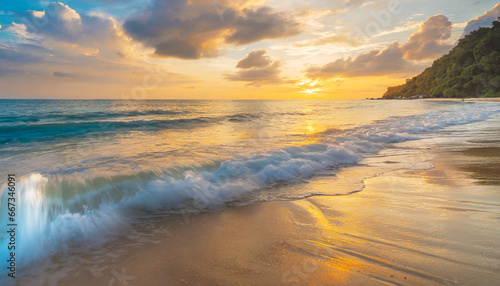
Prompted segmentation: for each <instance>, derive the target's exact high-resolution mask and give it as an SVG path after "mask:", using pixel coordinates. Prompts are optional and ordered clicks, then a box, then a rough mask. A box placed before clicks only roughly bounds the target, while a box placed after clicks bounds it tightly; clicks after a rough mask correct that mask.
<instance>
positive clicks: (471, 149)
mask: <svg viewBox="0 0 500 286" xmlns="http://www.w3.org/2000/svg"><path fill="white" fill-rule="evenodd" d="M495 120H496V122H498V121H499V119H498V118H496V119H495ZM496 126H498V125H496ZM498 131H499V128H498V127H496V129H492V130H480V131H477V132H479V133H477V134H482V135H477V134H476V133H470V134H468V135H467V136H466V138H462V137H459V138H460V139H459V140H462V141H463V142H462V141H460V142H455V141H453V140H455V137H454V139H453V140H452V141H451V143H441V141H439V140H438V142H437V143H435V144H437V145H436V146H437V147H436V148H431V147H428V148H427V149H426V148H424V149H421V148H422V146H425V144H424V142H423V141H420V140H416V141H408V142H403V143H401V144H400V145H398V148H393V149H387V150H384V151H383V152H382V153H383V154H380V155H381V156H376V157H373V158H368V159H367V160H365V162H364V163H365V164H362V165H360V166H358V167H351V168H346V169H344V170H342V172H344V173H346V174H347V175H349V174H352V172H354V173H362V174H367V173H370V172H369V170H370V169H372V168H374V167H376V166H386V165H396V164H400V165H402V166H406V167H403V168H401V167H396V168H392V169H389V170H388V171H387V172H383V173H381V174H380V175H377V176H372V177H369V178H366V179H365V180H364V184H365V187H364V189H363V191H361V192H358V193H353V194H351V195H347V196H315V197H309V198H306V199H301V200H297V201H271V202H262V203H256V204H253V205H249V206H243V207H230V208H227V209H224V210H221V211H216V212H207V213H197V214H186V215H166V216H162V215H160V214H158V218H157V220H156V222H155V224H154V225H153V224H151V225H149V224H147V225H145V226H144V228H149V227H152V228H153V231H152V232H151V233H152V234H151V235H150V236H145V234H143V233H140V232H134V234H133V235H135V236H139V237H141V236H144V237H143V238H141V239H140V240H136V239H133V238H131V237H120V238H118V239H117V240H115V241H112V242H109V243H107V244H106V245H104V246H103V247H102V248H100V249H93V250H92V251H91V252H87V251H83V250H82V251H80V252H78V251H76V253H71V254H69V255H68V256H69V257H68V256H65V255H64V254H60V255H55V256H53V257H51V258H50V260H49V261H45V262H41V263H39V264H38V265H36V266H38V267H39V268H38V274H33V275H31V276H29V277H25V279H23V278H22V279H19V280H18V281H17V282H18V284H17V285H25V284H30V283H32V284H33V283H35V284H37V283H38V284H40V283H42V284H43V285H75V286H78V285H82V286H83V285H89V284H90V285H94V286H99V285H103V286H104V285H111V284H113V285H123V282H125V283H127V285H129V286H134V285H153V286H154V285H367V284H369V285H386V284H395V285H404V284H410V285H442V284H453V285H459V284H465V285H492V284H494V283H495V282H496V281H498V280H500V274H499V273H500V267H499V265H500V230H498V227H497V221H498V218H499V217H500V196H498V185H499V184H500V180H499V178H498V176H497V174H496V173H495V172H492V170H494V169H495V168H496V166H497V165H495V164H498V163H496V162H497V161H498V159H499V158H500V145H499V144H500V142H498V139H497V138H496V137H495V134H497V132H498ZM474 132H476V131H474ZM431 144H432V142H431ZM408 147H412V148H416V149H413V150H423V151H422V152H423V153H422V154H420V155H419V154H413V155H412V154H407V155H401V154H400V151H399V150H404V149H405V148H408ZM426 150H428V151H426ZM415 156H416V157H415ZM434 156H435V157H434ZM431 157H434V158H433V159H432V160H430V161H428V160H427V159H426V158H431ZM415 158H417V159H419V160H417V161H422V163H420V164H417V163H416V162H417V161H415ZM389 160H390V161H389ZM429 164H432V165H433V168H430V167H428V166H429ZM410 167H411V168H410ZM342 172H341V173H339V176H340V175H342ZM333 182H334V181H329V179H328V178H326V179H325V178H323V179H314V180H311V181H310V182H308V183H307V184H308V185H307V187H308V188H313V189H317V190H320V191H321V188H335V184H333ZM131 236H132V234H131ZM42 264H43V265H42ZM41 266H43V267H41ZM119 279H122V280H119ZM120 281H121V282H122V284H120Z"/></svg>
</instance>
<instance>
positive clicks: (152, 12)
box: [124, 0, 300, 59]
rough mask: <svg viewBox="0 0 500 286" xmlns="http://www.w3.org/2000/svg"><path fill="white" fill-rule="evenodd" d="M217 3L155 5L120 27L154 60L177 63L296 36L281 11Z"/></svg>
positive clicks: (159, 1)
mask: <svg viewBox="0 0 500 286" xmlns="http://www.w3.org/2000/svg"><path fill="white" fill-rule="evenodd" d="M240 2H242V3H243V4H245V3H246V4H248V3H251V2H250V1H248V0H244V1H240ZM218 3H219V2H212V1H188V0H172V1H162V0H154V1H153V3H152V4H151V6H149V7H148V8H146V9H145V10H144V11H142V12H141V13H139V14H135V15H133V16H131V17H129V18H128V19H127V20H126V21H125V23H124V28H125V30H126V32H127V33H128V34H129V35H130V36H131V37H132V38H133V39H135V40H137V41H139V42H142V43H143V44H144V45H146V46H147V47H151V48H154V49H155V54H156V55H157V56H160V57H174V58H181V59H198V58H210V57H217V56H218V55H219V54H220V53H221V52H220V50H221V49H222V48H223V47H224V46H226V45H230V44H231V45H245V44H249V43H253V42H257V41H261V40H265V39H276V38H285V37H289V36H293V35H297V34H298V33H299V32H300V25H299V24H298V23H297V22H295V21H294V20H293V17H292V16H291V15H290V14H288V13H286V12H280V11H274V10H273V9H271V8H270V7H259V8H255V7H246V6H245V5H243V6H242V3H238V2H237V1H234V3H233V2H231V4H227V5H222V4H220V5H219V4H218ZM235 3H237V4H235Z"/></svg>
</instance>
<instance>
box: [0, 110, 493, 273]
mask: <svg viewBox="0 0 500 286" xmlns="http://www.w3.org/2000/svg"><path fill="white" fill-rule="evenodd" d="M0 104H1V106H2V113H1V114H0V169H1V171H0V174H3V176H4V178H1V179H0V180H1V185H2V187H1V189H2V193H1V199H0V204H1V210H2V211H1V213H0V224H1V225H2V226H5V225H7V224H8V223H9V221H8V220H9V215H8V212H7V207H6V206H7V204H8V198H9V197H10V196H9V194H8V193H9V190H8V185H7V174H15V178H16V194H15V198H16V211H15V223H16V224H17V226H16V229H17V236H16V261H17V266H18V267H21V268H22V267H25V266H26V265H29V264H30V263H32V262H35V261H37V260H41V259H45V258H47V257H49V256H50V255H53V254H56V253H59V252H61V251H67V250H68V249H71V248H73V247H75V246H77V245H94V246H95V245H100V244H102V243H104V242H106V241H109V240H110V239H113V238H116V237H117V236H128V235H131V234H132V233H133V234H134V235H135V236H137V237H138V238H137V239H138V240H140V239H141V238H142V237H144V236H147V235H148V231H153V230H154V227H153V228H151V229H153V230H148V228H144V227H141V225H143V224H144V222H145V221H147V222H152V221H155V220H158V219H159V218H160V219H161V218H162V217H166V216H169V215H172V214H181V215H182V214H192V213H199V212H224V211H225V210H226V209H227V208H233V207H240V206H246V205H251V204H254V203H257V202H265V201H277V200H299V199H302V198H305V197H311V196H347V195H349V194H353V193H356V192H360V191H362V190H363V188H364V185H363V180H364V179H366V178H367V177H373V176H377V175H378V174H379V173H381V172H386V171H387V170H391V169H395V168H403V169H412V168H415V169H425V168H432V165H430V164H429V163H428V161H429V157H428V156H426V155H425V152H421V151H422V150H419V147H416V146H413V147H411V146H412V145H411V144H410V145H407V147H406V148H401V147H397V146H396V144H397V143H401V142H407V141H412V140H439V139H435V138H437V135H438V134H441V135H442V134H444V133H446V134H447V137H448V140H449V138H453V137H457V138H459V137H460V136H461V134H462V132H463V130H464V129H461V128H459V127H460V126H468V128H466V129H470V128H474V125H473V124H477V123H481V122H485V121H486V120H487V119H488V118H490V117H491V116H494V115H498V114H499V112H500V103H498V102H461V101H426V100H412V101H406V100H404V101H401V100H399V101H396V100H393V101H382V100H380V101H376V100H342V101H340V100H339V101H203V100H200V101H187V100H159V101H153V100H151V101H120V100H0ZM408 146H409V147H408ZM390 150H397V152H399V153H405V154H416V155H415V156H413V157H412V160H411V161H408V162H406V163H405V164H401V163H400V162H399V163H395V162H391V161H390V159H389V158H388V159H387V160H386V161H384V160H383V158H382V162H385V165H384V166H377V167H376V168H372V169H371V171H370V172H369V173H365V172H361V171H360V172H355V171H353V172H348V173H347V174H349V175H348V176H346V175H344V176H342V177H338V176H337V174H338V171H339V170H345V169H351V170H356V168H360V166H361V165H362V164H364V163H363V162H365V161H366V159H367V158H373V157H380V156H384V155H382V151H384V153H383V154H388V151H390ZM389 153H390V152H389ZM365 169H366V168H365ZM319 177H331V178H332V180H333V182H335V184H332V185H331V186H330V187H329V188H327V189H321V191H316V190H314V189H310V188H307V183H308V182H309V181H311V180H315V179H317V178H319ZM138 233H139V234H140V235H137V234H138ZM9 239H10V237H9V234H8V233H6V232H2V233H0V257H1V258H2V263H0V264H2V265H1V266H2V269H5V267H6V263H5V262H4V261H5V259H3V258H4V257H9V256H8V255H9V251H8V249H7V247H6V246H7V244H8V241H9Z"/></svg>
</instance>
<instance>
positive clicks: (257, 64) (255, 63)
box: [236, 50, 272, 69]
mask: <svg viewBox="0 0 500 286" xmlns="http://www.w3.org/2000/svg"><path fill="white" fill-rule="evenodd" d="M265 54H266V51H265V50H259V51H254V52H251V53H249V54H248V56H247V57H246V58H244V59H242V60H241V61H239V62H238V64H237V65H236V67H237V68H239V69H249V68H262V67H266V66H269V65H270V64H271V62H272V61H271V57H269V56H266V55H265Z"/></svg>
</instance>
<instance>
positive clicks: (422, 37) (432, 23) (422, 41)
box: [402, 15, 452, 61]
mask: <svg viewBox="0 0 500 286" xmlns="http://www.w3.org/2000/svg"><path fill="white" fill-rule="evenodd" d="M451 28H452V23H451V22H450V20H448V18H447V17H446V16H443V15H435V16H432V17H430V18H429V19H427V20H426V21H425V22H424V23H423V24H422V26H420V29H418V30H417V31H415V32H413V33H412V34H411V36H410V38H409V39H408V41H407V42H406V43H405V44H404V45H403V47H402V48H403V50H404V56H405V58H407V59H409V60H417V61H420V60H430V59H435V58H436V57H438V56H440V55H443V54H444V53H446V52H447V51H449V50H450V49H451V48H452V45H449V44H447V43H446V40H448V39H449V38H450V37H451Z"/></svg>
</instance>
